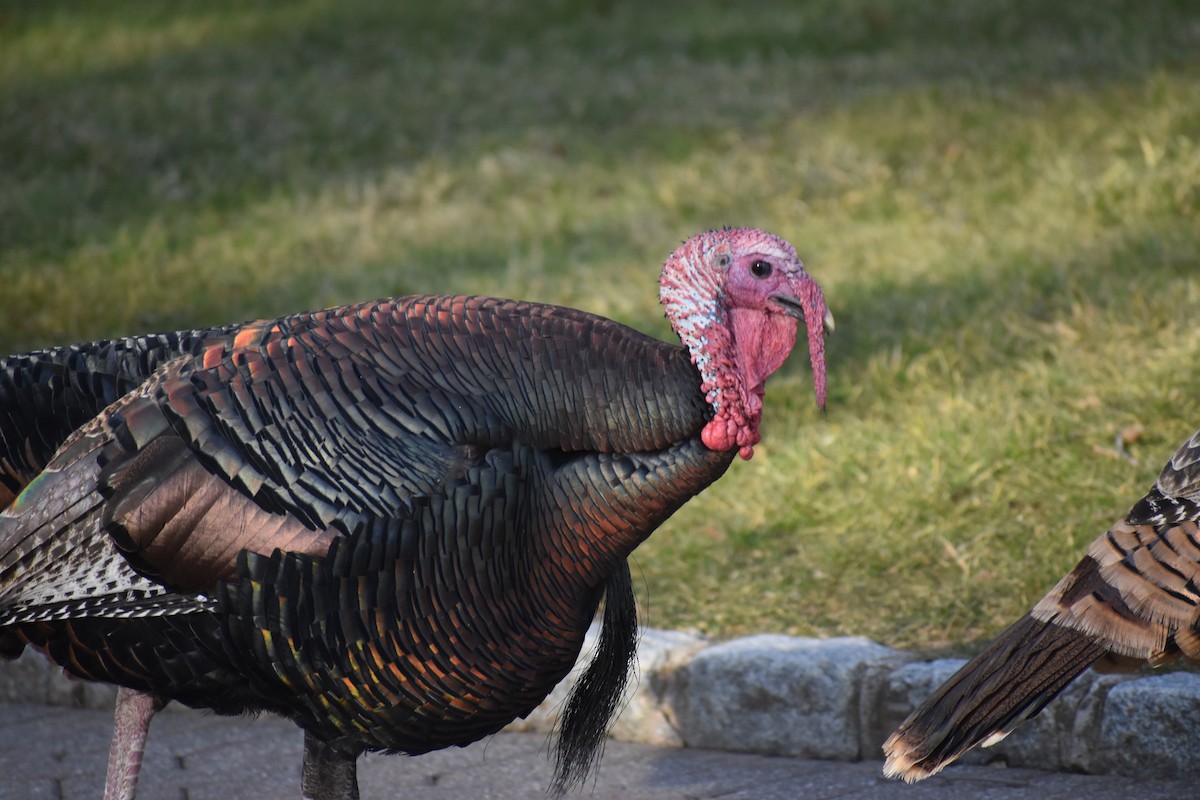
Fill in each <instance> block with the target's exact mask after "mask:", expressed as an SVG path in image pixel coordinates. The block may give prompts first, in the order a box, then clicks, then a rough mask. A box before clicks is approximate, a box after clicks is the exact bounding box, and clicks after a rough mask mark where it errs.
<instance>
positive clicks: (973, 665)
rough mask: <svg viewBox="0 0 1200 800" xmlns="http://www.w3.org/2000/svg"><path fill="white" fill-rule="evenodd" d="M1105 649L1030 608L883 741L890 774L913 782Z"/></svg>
mask: <svg viewBox="0 0 1200 800" xmlns="http://www.w3.org/2000/svg"><path fill="white" fill-rule="evenodd" d="M1105 651H1106V648H1105V647H1103V646H1102V645H1101V644H1100V643H1098V642H1097V641H1096V640H1095V639H1094V638H1093V637H1091V636H1088V635H1087V634H1084V633H1080V632H1078V631H1075V630H1071V629H1070V628H1065V627H1063V626H1061V625H1058V624H1056V623H1053V622H1042V621H1039V620H1037V619H1035V618H1034V617H1032V616H1031V615H1029V614H1026V615H1025V616H1024V617H1022V618H1021V619H1020V620H1019V621H1018V622H1016V623H1015V624H1014V625H1012V627H1010V628H1009V629H1008V630H1006V631H1005V632H1004V633H1002V634H1000V636H999V637H998V638H997V639H996V641H994V642H992V644H991V645H989V646H988V648H987V649H986V650H984V651H983V652H982V653H980V654H979V655H978V656H976V657H975V658H974V659H972V660H971V661H970V662H968V663H967V664H966V665H965V666H964V667H963V668H962V669H960V670H959V671H958V672H957V673H955V674H954V676H953V677H951V678H950V680H948V681H946V683H945V684H943V685H942V686H941V688H940V689H938V691H937V692H936V693H934V695H933V696H932V697H930V698H929V699H928V700H926V701H925V703H924V704H922V705H921V707H920V708H918V709H917V710H916V711H915V712H913V714H912V715H911V716H909V718H908V719H906V720H905V721H904V723H903V724H902V725H901V726H900V727H899V728H898V729H897V731H896V732H895V733H894V734H892V736H891V737H890V738H889V739H888V740H887V741H886V742H885V743H884V745H883V749H884V754H885V757H886V759H887V760H886V763H885V764H884V773H885V774H886V775H887V776H888V777H892V778H903V779H904V780H906V781H908V782H910V783H911V782H914V781H918V780H921V779H922V778H927V777H929V776H930V775H933V774H935V773H937V772H938V771H939V770H941V769H942V768H943V767H945V766H946V765H947V764H949V763H951V762H952V761H954V760H955V759H956V758H958V757H959V756H961V755H962V754H963V753H965V752H967V751H968V750H970V749H972V748H973V747H976V746H977V745H983V746H985V747H986V746H988V745H991V744H995V743H996V742H997V741H999V740H1000V739H1002V738H1004V736H1006V735H1008V733H1009V732H1010V731H1011V730H1012V729H1013V728H1015V727H1016V726H1017V725H1018V724H1020V723H1021V722H1023V721H1024V720H1026V719H1029V718H1030V717H1032V716H1034V715H1036V714H1037V713H1038V712H1039V711H1041V710H1042V708H1043V707H1045V705H1046V704H1047V703H1049V702H1050V701H1051V700H1053V699H1054V697H1055V696H1056V695H1058V693H1059V692H1061V691H1062V690H1063V688H1064V687H1066V685H1067V684H1069V683H1070V682H1071V681H1073V680H1074V679H1075V678H1076V677H1078V676H1079V674H1080V673H1082V672H1083V671H1084V670H1085V669H1087V668H1088V667H1089V666H1090V665H1091V664H1092V663H1093V662H1094V661H1096V660H1097V659H1098V658H1100V656H1101V655H1103V654H1104V653H1105Z"/></svg>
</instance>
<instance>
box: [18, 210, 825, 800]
mask: <svg viewBox="0 0 1200 800" xmlns="http://www.w3.org/2000/svg"><path fill="white" fill-rule="evenodd" d="M660 297H661V300H662V303H663V305H664V307H665V310H666V314H667V317H668V318H669V320H670V321H671V323H672V326H673V327H674V329H675V330H676V332H677V333H678V335H679V336H680V338H681V339H682V341H683V343H684V345H685V346H684V347H682V348H681V347H674V346H669V345H666V344H664V343H662V342H659V341H657V340H654V339H652V338H650V337H647V336H645V335H643V334H640V333H637V332H636V331H633V330H631V329H629V328H626V327H624V326H621V325H619V324H617V323H614V322H612V321H609V320H606V319H603V318H600V317H596V316H593V315H590V314H586V313H583V312H581V311H575V310H571V309H566V308H559V307H554V306H548V305H538V304H533V303H521V302H515V301H511V300H500V299H493V298H481V297H408V298H400V299H391V300H381V301H377V302H370V303H364V304H360V305H353V306H345V307H340V308H334V309H328V310H325V311H321V312H315V313H305V314H297V315H295V316H289V317H284V318H281V319H277V320H272V321H266V322H257V323H249V324H245V325H237V326H228V327H224V328H216V329H212V330H209V331H192V332H184V333H178V334H168V335H163V336H153V337H142V338H138V339H128V340H121V341H117V342H97V343H93V344H87V345H78V346H73V347H68V348H59V349H53V350H48V351H44V352H40V353H35V354H31V355H28V356H20V357H14V358H10V359H8V360H6V361H4V362H0V363H2V366H0V435H2V437H3V440H2V442H0V444H2V445H3V450H0V467H2V468H0V480H2V481H3V485H4V486H5V487H7V491H8V492H9V493H10V494H13V493H15V492H16V491H20V494H19V495H18V496H16V498H15V500H12V501H11V503H10V504H9V507H8V508H7V510H6V511H5V512H4V513H3V514H0V654H3V655H5V656H8V657H13V656H15V655H17V654H19V653H20V652H21V650H22V649H23V648H24V647H25V646H26V645H33V646H35V647H37V648H39V649H42V650H43V651H45V653H46V654H47V655H48V656H49V658H50V659H51V660H53V661H54V662H55V663H57V664H59V665H61V666H62V667H63V668H64V669H65V670H66V671H67V672H68V673H70V674H72V675H74V676H77V677H80V678H84V679H88V680H99V681H106V682H110V683H114V684H117V685H119V686H121V687H124V688H123V689H121V691H120V693H119V695H118V707H117V719H116V724H115V731H114V740H113V753H112V756H111V758H110V764H109V778H108V783H107V786H106V797H109V798H115V797H132V796H133V793H134V788H135V785H136V780H137V769H138V764H139V761H140V752H141V745H142V742H143V741H144V738H145V735H146V729H147V727H148V724H149V720H150V717H151V715H152V714H153V712H154V711H155V710H156V708H158V707H159V706H161V704H163V703H165V702H166V701H168V700H177V701H180V702H182V703H184V704H186V705H190V706H195V707H200V708H208V709H212V710H215V711H217V712H218V713H223V714H236V713H244V712H248V711H250V712H253V711H270V712H274V713H278V714H282V715H284V716H286V717H289V718H291V719H292V720H294V721H295V722H296V723H297V724H299V725H300V726H301V727H302V728H303V729H304V731H305V764H304V770H303V776H302V785H303V789H304V792H305V795H306V796H309V797H320V798H334V797H338V798H341V797H356V796H357V784H356V779H355V760H356V759H357V757H358V755H359V754H360V753H362V752H364V751H388V752H403V753H409V754H418V753H423V752H427V751H430V750H433V749H437V748H441V747H446V746H449V745H463V744H466V743H469V742H471V741H474V740H477V739H479V738H481V737H483V736H486V735H488V734H490V733H493V732H495V731H497V730H499V729H500V728H501V727H503V726H504V725H506V724H507V723H508V722H510V721H511V720H513V719H514V718H516V717H519V716H524V715H526V714H528V713H529V712H530V711H531V710H532V709H533V708H534V707H535V706H536V705H537V704H538V703H539V702H540V701H541V700H542V699H543V698H544V697H545V696H546V695H547V694H548V693H549V691H550V689H551V688H553V686H554V685H555V684H557V683H558V682H559V681H560V680H561V679H562V678H563V676H564V675H565V674H566V672H567V671H568V670H569V669H570V668H571V666H572V665H573V663H574V661H575V659H576V657H577V656H578V654H579V651H580V648H581V644H582V641H583V637H584V633H585V630H586V628H587V626H588V624H589V622H590V620H591V618H592V616H593V615H594V613H595V612H596V610H597V608H598V606H599V603H600V600H601V598H602V597H605V598H606V599H605V612H604V624H603V630H602V634H601V645H600V648H599V655H597V656H596V658H595V659H594V660H593V663H592V664H591V666H590V667H589V669H588V671H587V673H586V674H585V676H584V677H583V679H582V680H581V681H580V682H579V685H578V688H577V690H576V691H575V693H574V696H573V697H572V700H571V701H570V703H569V706H568V709H567V710H566V712H565V714H564V719H563V722H562V725H561V731H560V735H559V744H558V767H557V779H556V787H557V788H558V789H559V790H561V789H563V788H565V787H566V786H569V785H570V784H571V783H572V782H573V781H575V780H578V779H579V778H580V777H581V776H582V775H583V774H585V773H586V772H587V770H588V768H589V767H590V766H591V764H592V763H593V760H594V757H595V755H596V753H597V750H598V746H599V744H600V742H601V739H602V737H603V735H604V733H605V730H606V726H607V723H608V721H609V718H610V716H611V714H612V711H613V709H614V708H615V704H616V702H617V700H618V698H619V696H620V693H621V690H622V688H623V685H624V680H625V677H626V675H627V671H628V668H629V664H630V661H631V659H632V657H633V652H634V645H635V635H636V633H635V632H636V627H635V626H636V620H635V614H634V609H633V596H632V587H631V583H630V579H629V571H628V565H627V563H626V558H627V556H628V555H629V554H630V552H631V551H632V550H633V548H634V547H636V546H637V545H638V543H640V542H641V541H642V540H643V539H645V538H646V537H647V536H648V535H649V534H650V533H651V532H652V531H653V530H654V529H655V528H656V527H657V526H658V525H659V524H661V523H662V522H663V521H664V520H665V519H666V518H667V517H669V516H670V515H671V514H672V513H673V512H674V511H675V510H676V509H678V508H679V507H680V506H681V505H682V504H683V503H684V502H686V501H687V500H688V499H689V498H691V497H692V496H694V495H695V494H697V493H698V492H700V491H701V490H703V489H704V488H705V487H706V486H707V485H708V484H709V483H711V482H712V481H713V480H715V479H717V478H718V477H720V476H721V474H722V473H723V472H724V471H725V469H726V468H727V467H728V466H729V464H730V462H731V461H732V458H733V454H734V453H740V454H741V455H742V457H743V458H749V457H750V456H751V455H752V453H753V447H754V445H755V444H757V443H758V441H759V432H758V428H759V422H760V419H761V410H762V396H763V384H764V381H765V380H766V378H767V376H768V375H770V374H771V373H772V372H774V371H775V370H776V369H777V368H778V367H779V366H780V365H781V364H782V363H783V361H784V359H785V358H786V357H787V355H788V353H789V352H790V350H791V349H792V346H793V344H794V342H795V338H796V335H797V332H798V331H797V328H798V325H797V319H802V320H804V322H805V324H806V328H807V333H808V341H809V355H810V358H811V362H812V367H813V380H814V385H815V388H816V393H817V399H818V404H819V405H821V406H822V407H823V406H824V402H825V365H824V340H823V335H824V332H825V331H826V330H828V329H831V328H832V317H831V316H830V315H829V313H828V311H827V309H826V306H825V301H824V298H823V296H822V293H821V290H820V288H819V287H818V286H817V284H816V283H815V281H813V280H812V279H811V278H810V277H809V276H808V274H807V273H806V272H805V271H804V268H803V265H802V263H801V262H800V260H799V258H798V257H797V255H796V252H795V250H794V249H793V248H792V247H791V245H789V244H788V243H787V242H785V241H783V240H782V239H779V238H777V237H774V236H772V235H770V234H767V233H764V232H761V231H756V230H749V229H726V230H720V231H710V232H707V233H704V234H701V235H699V236H697V237H694V238H692V239H690V240H689V241H687V242H685V243H684V244H683V245H682V246H681V247H680V248H679V249H677V250H676V251H675V252H674V253H673V254H672V255H671V257H670V258H669V259H668V260H667V262H666V264H665V266H664V268H663V273H662V279H661V284H660ZM114 401H115V402H114ZM110 402H112V404H111V405H108V404H109V403H110ZM76 426H81V427H78V429H77V430H74V432H72V430H73V429H75V428H76ZM52 454H53V455H52ZM22 486H24V488H23V489H21V487H22Z"/></svg>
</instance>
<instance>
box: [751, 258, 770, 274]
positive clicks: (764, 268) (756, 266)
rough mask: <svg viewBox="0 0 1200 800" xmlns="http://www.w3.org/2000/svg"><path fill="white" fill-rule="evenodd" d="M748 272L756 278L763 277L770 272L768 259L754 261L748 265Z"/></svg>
mask: <svg viewBox="0 0 1200 800" xmlns="http://www.w3.org/2000/svg"><path fill="white" fill-rule="evenodd" d="M750 274H751V275H753V276H754V277H756V278H765V277H767V276H768V275H770V274H771V262H770V261H762V260H759V261H755V262H754V263H753V264H751V265H750Z"/></svg>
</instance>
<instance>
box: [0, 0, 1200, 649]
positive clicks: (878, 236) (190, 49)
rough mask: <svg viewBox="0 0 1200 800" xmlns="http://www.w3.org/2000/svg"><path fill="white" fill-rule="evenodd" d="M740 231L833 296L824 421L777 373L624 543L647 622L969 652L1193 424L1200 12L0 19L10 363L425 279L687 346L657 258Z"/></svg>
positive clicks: (1026, 7) (0, 198) (911, 5)
mask: <svg viewBox="0 0 1200 800" xmlns="http://www.w3.org/2000/svg"><path fill="white" fill-rule="evenodd" d="M648 5H653V6H654V8H653V9H645V8H643V6H648ZM435 6H436V9H435V8H434V7H435ZM723 224H748V225H755V226H759V227H764V228H767V229H770V230H773V231H775V232H777V233H780V234H781V235H783V236H785V237H787V238H788V239H790V240H791V241H792V242H793V243H795V244H796V245H797V247H798V248H799V249H800V251H801V253H802V255H803V256H804V257H805V259H806V261H807V262H808V264H809V266H810V268H811V270H812V272H813V274H814V275H815V276H817V277H818V279H819V280H821V282H822V284H823V285H824V286H825V288H826V293H827V295H828V297H829V301H830V305H831V307H832V308H833V309H834V312H835V314H836V316H837V322H838V332H837V334H836V335H835V336H834V337H833V338H831V339H830V341H829V366H830V402H829V410H828V412H827V413H826V414H824V415H821V414H819V413H817V412H816V410H815V409H814V408H813V402H812V393H811V389H810V388H809V385H808V380H809V378H808V374H807V372H808V371H807V368H806V367H805V365H804V363H803V362H804V359H803V358H795V359H793V360H792V362H791V363H790V364H789V365H787V366H786V367H785V368H784V370H783V371H782V372H781V373H780V375H778V376H777V377H776V378H775V379H773V381H772V382H771V384H770V385H769V391H768V396H767V412H766V418H765V422H764V434H765V440H764V443H763V445H762V446H761V447H760V448H759V450H758V454H757V456H756V457H755V459H754V460H753V461H751V462H749V463H745V464H743V463H738V464H735V465H734V467H733V468H732V469H731V470H730V472H729V474H728V475H727V476H726V477H725V478H724V479H722V480H721V481H720V482H718V484H716V485H715V486H714V487H712V489H710V490H709V491H708V492H706V493H705V494H704V495H703V496H702V497H701V498H699V499H697V500H696V501H694V502H693V503H691V504H690V505H689V506H688V507H686V508H685V509H684V510H683V511H681V512H680V513H679V514H678V515H677V516H676V517H675V518H674V519H673V520H672V521H671V522H670V523H669V524H668V525H667V526H665V527H664V528H663V529H662V530H661V531H660V532H658V533H657V534H656V535H655V536H654V537H653V538H652V539H651V540H650V541H649V542H648V543H647V544H646V546H645V547H643V548H642V549H641V550H639V551H638V553H637V556H636V568H635V579H636V580H637V582H638V583H639V584H640V594H641V596H642V599H643V601H644V604H645V606H646V611H647V619H648V622H649V623H650V624H652V625H657V626H664V627H691V628H697V629H700V630H702V631H705V632H707V633H711V634H714V635H721V636H728V635H736V634H742V633H746V632H749V631H755V630H772V631H788V632H792V633H802V634H819V635H832V634H842V633H864V634H867V635H870V636H872V637H874V638H876V639H879V640H881V641H884V642H887V643H890V644H895V645H902V646H909V647H917V648H923V649H931V650H937V649H946V648H956V647H963V646H968V647H969V646H970V645H971V644H973V643H976V642H978V641H980V640H981V639H983V638H985V637H987V636H990V635H991V634H993V633H995V632H996V631H997V630H998V629H999V628H1000V627H1002V626H1003V625H1004V624H1006V623H1007V622H1008V621H1010V620H1012V619H1014V618H1015V617H1016V616H1018V615H1019V614H1020V613H1022V612H1023V611H1024V610H1025V608H1026V607H1027V606H1028V605H1029V604H1030V603H1032V602H1033V601H1034V600H1036V598H1037V597H1039V596H1040V595H1041V594H1042V593H1043V592H1044V591H1045V590H1046V589H1047V588H1048V587H1049V586H1050V585H1051V584H1052V583H1053V582H1054V581H1055V580H1056V579H1057V577H1058V576H1059V575H1060V574H1062V573H1063V572H1064V571H1065V570H1066V569H1068V568H1069V567H1070V566H1071V565H1072V564H1073V563H1074V561H1075V560H1076V559H1077V558H1078V557H1079V556H1080V555H1081V554H1082V552H1083V549H1084V548H1085V547H1086V544H1087V543H1088V542H1089V541H1090V540H1091V539H1092V538H1094V537H1095V536H1096V535H1098V534H1099V533H1101V532H1102V531H1103V530H1104V528H1105V527H1106V526H1107V525H1108V524H1109V523H1110V522H1111V521H1112V520H1113V519H1115V518H1116V517H1117V516H1119V515H1120V514H1122V513H1123V512H1124V511H1125V510H1126V509H1127V508H1128V506H1129V505H1130V504H1131V503H1132V502H1133V501H1134V500H1136V499H1137V498H1138V497H1139V496H1140V494H1141V492H1142V491H1143V490H1144V489H1145V488H1146V487H1147V486H1148V485H1149V483H1150V482H1151V481H1152V480H1153V478H1154V476H1155V475H1156V474H1157V471H1158V468H1159V467H1160V466H1161V464H1162V463H1163V462H1164V461H1165V459H1166V458H1167V456H1168V455H1169V454H1170V453H1171V452H1172V450H1173V448H1174V447H1175V445H1176V444H1178V442H1179V441H1181V440H1182V439H1183V438H1184V437H1185V436H1187V435H1188V434H1190V433H1191V432H1192V430H1193V429H1194V427H1196V426H1197V425H1198V424H1200V413H1198V411H1200V402H1198V401H1197V398H1198V397H1200V370H1197V369H1195V364H1196V363H1197V357H1198V356H1200V335H1197V333H1196V331H1197V329H1198V327H1197V322H1196V318H1195V317H1196V315H1195V309H1196V308H1197V307H1198V303H1200V6H1197V5H1196V4H1195V3H1189V2H1183V1H1182V0H1181V1H1180V2H1165V1H1163V2H1154V3H1145V2H1133V0H1128V1H1122V0H1097V2H1094V3H1088V4H1050V3H1042V2H1033V0H1010V1H1009V2H991V1H990V0H965V1H962V2H948V1H947V2H937V1H935V0H908V1H907V2H902V1H901V0H851V1H849V2H845V1H843V0H836V1H835V0H820V1H815V2H805V3H793V2H784V1H783V0H776V2H760V3H754V4H744V3H732V2H726V1H725V0H706V2H696V3H682V2H666V3H658V4H642V3H631V2H622V0H593V2H590V3H576V2H566V0H543V1H542V2H530V3H486V2H480V1H479V0H460V1H459V2H445V3H437V4H434V3H390V2H382V0H381V1H380V2H370V3H367V2H358V3H335V2H332V0H309V1H308V2H293V3H268V2H257V3H234V2H227V1H225V2H215V1H214V0H206V1H205V2H175V3H165V2H141V1H139V2H132V0H131V1H130V2H95V3H87V4H79V3H61V2H18V3H15V4H14V3H9V4H8V5H7V6H6V7H5V10H4V11H3V13H0V287H2V288H0V295H2V297H3V302H2V303H0V350H4V351H10V352H12V351H19V350H24V349H29V348H33V347H38V346H43V345H47V344H51V343H61V342H65V341H73V340H80V339H87V338H94V337H100V336H106V335H114V334H120V333H132V332H142V331H148V330H161V329H168V328H178V327H186V326H196V325H208V324H214V323H219V322H226V321H232V320H238V319H245V318H252V317H263V316H273V315H277V314H282V313H287V312H291V311H295V310H299V309H302V308H310V307H319V306H325V305H330V304H335V303H341V302H349V301H353V300H360V299H366V298H370V297H375V296H384V295H390V294H401V293H406V292H417V291H420V292H475V293H494V294H501V295H506V296H513V297H522V298H527V299H532V300H542V301H550V302H558V303H565V304H569V305H573V306H577V307H581V308H585V309H588V310H591V311H595V312H598V313H602V314H606V315H608V316H612V317H614V318H616V319H619V320H621V321H623V322H626V323H628V324H631V325H633V326H635V327H638V328H640V329H642V330H645V331H648V332H651V333H654V334H656V335H659V336H663V337H667V336H669V335H670V333H669V331H668V329H667V327H666V323H665V321H664V320H663V319H662V315H661V312H660V310H659V308H658V306H657V301H656V292H655V286H654V280H655V278H656V276H657V270H658V266H659V265H660V264H661V261H662V259H663V257H664V256H665V255H666V254H667V253H668V252H669V251H670V250H671V249H672V248H673V247H674V246H675V244H677V243H678V242H679V241H680V240H681V239H683V238H686V237H687V236H688V235H690V234H691V233H694V232H696V231H698V230H701V229H704V228H708V227H713V226H718V225H723ZM1132 425H1141V426H1142V427H1143V429H1144V434H1143V435H1142V437H1141V438H1140V439H1139V440H1138V441H1137V442H1135V443H1134V444H1133V445H1132V447H1131V448H1130V454H1131V455H1132V456H1133V458H1134V459H1135V461H1136V463H1135V462H1134V461H1130V460H1127V459H1125V458H1122V457H1119V456H1117V455H1115V454H1114V448H1113V441H1114V437H1115V436H1116V434H1117V432H1118V431H1120V430H1121V429H1123V428H1126V427H1128V426H1132Z"/></svg>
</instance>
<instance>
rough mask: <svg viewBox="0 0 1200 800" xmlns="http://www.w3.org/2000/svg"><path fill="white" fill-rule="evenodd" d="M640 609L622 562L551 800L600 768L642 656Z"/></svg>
mask: <svg viewBox="0 0 1200 800" xmlns="http://www.w3.org/2000/svg"><path fill="white" fill-rule="evenodd" d="M637 640H638V623H637V606H636V605H635V602H634V598H633V577H632V576H631V575H630V574H629V562H627V561H622V562H621V564H620V566H619V567H617V569H615V570H614V571H613V572H612V574H611V575H609V577H608V580H607V581H606V582H605V584H604V621H603V623H602V626H601V628H600V642H599V644H597V646H596V655H595V656H593V657H592V663H591V664H589V665H588V668H587V671H586V672H584V673H583V675H582V676H580V678H579V681H578V682H577V683H576V684H575V688H574V689H573V690H572V692H571V697H570V699H569V700H568V701H567V707H566V709H565V710H564V711H563V715H562V721H561V723H560V725H559V732H558V744H557V745H556V747H555V767H554V783H553V785H552V787H551V789H550V795H551V796H552V797H561V796H562V795H563V794H564V793H565V792H566V791H567V789H569V788H571V787H572V786H574V785H576V784H579V783H581V782H583V780H584V779H585V778H586V777H587V775H588V773H590V772H591V770H592V768H593V767H594V766H595V765H596V763H597V759H598V758H599V756H600V753H601V751H602V749H603V748H602V745H603V744H604V737H605V736H606V735H607V734H608V729H609V725H610V723H611V721H612V719H613V715H614V713H615V712H616V710H617V704H618V703H620V702H621V697H622V696H623V695H624V694H625V687H626V685H627V684H628V682H629V673H630V671H631V669H632V667H633V662H634V659H635V658H636V656H637Z"/></svg>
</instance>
